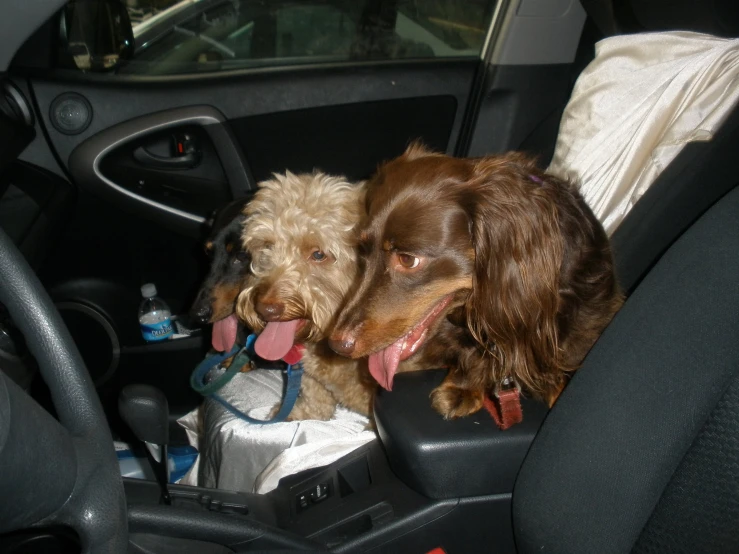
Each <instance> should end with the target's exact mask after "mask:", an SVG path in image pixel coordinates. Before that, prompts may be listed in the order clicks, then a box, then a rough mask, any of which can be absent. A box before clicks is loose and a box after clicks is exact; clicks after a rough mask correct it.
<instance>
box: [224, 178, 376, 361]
mask: <svg viewBox="0 0 739 554" xmlns="http://www.w3.org/2000/svg"><path fill="white" fill-rule="evenodd" d="M364 194H365V187H364V183H359V184H354V183H350V182H348V181H347V180H346V179H345V178H343V177H334V176H330V175H326V174H323V173H313V174H301V175H294V174H292V173H290V172H287V173H286V174H285V175H275V177H274V179H271V180H268V181H264V182H262V183H260V184H259V191H258V192H257V193H256V195H255V197H254V200H252V201H251V202H250V203H249V205H248V206H247V208H246V209H245V211H244V213H245V215H246V217H247V218H246V222H245V224H244V232H243V235H242V237H243V243H244V248H245V249H246V250H247V251H248V252H249V254H251V257H252V265H251V270H252V273H253V276H252V277H251V278H250V279H249V280H248V282H247V285H246V288H245V289H244V290H243V291H242V292H241V294H240V295H239V299H238V302H237V313H238V315H239V317H241V318H242V319H243V320H244V321H246V323H247V324H248V325H249V327H251V328H252V329H253V330H255V331H260V330H261V331H262V333H261V334H260V336H259V338H258V341H257V344H256V345H255V346H256V350H257V353H258V354H259V355H260V356H261V357H263V358H265V359H280V358H282V357H283V356H284V355H285V354H286V353H287V352H288V351H289V349H290V348H291V347H292V345H293V344H294V343H295V342H304V341H307V342H317V341H319V340H321V339H323V338H325V337H326V336H327V334H328V333H329V332H330V330H331V325H332V324H333V322H334V317H335V315H336V314H337V312H338V310H339V308H340V307H341V304H342V302H343V300H344V296H345V295H346V294H347V292H348V290H349V288H350V287H351V285H352V284H353V282H354V280H355V278H356V275H357V253H356V244H357V238H356V234H355V233H356V228H357V227H358V225H359V223H360V221H361V219H362V217H363V215H364Z"/></svg>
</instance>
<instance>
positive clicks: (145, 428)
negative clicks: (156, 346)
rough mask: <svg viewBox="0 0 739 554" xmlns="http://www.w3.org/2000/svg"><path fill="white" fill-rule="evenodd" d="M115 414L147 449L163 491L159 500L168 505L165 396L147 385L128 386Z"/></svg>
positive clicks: (166, 409)
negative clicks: (119, 416)
mask: <svg viewBox="0 0 739 554" xmlns="http://www.w3.org/2000/svg"><path fill="white" fill-rule="evenodd" d="M118 413H119V414H120V415H121V417H122V418H123V421H125V422H126V424H127V425H128V426H129V427H130V428H131V431H133V433H134V435H136V438H137V439H139V440H140V441H143V442H144V444H145V446H146V456H147V457H148V458H149V463H150V464H151V467H152V469H153V470H154V475H155V476H156V479H157V481H158V482H159V486H160V488H161V491H162V500H163V501H164V503H165V504H170V503H171V500H170V497H169V489H168V488H167V485H168V483H169V467H168V463H167V462H168V460H167V443H168V442H169V405H168V404H167V397H166V396H164V393H162V391H160V390H159V389H157V388H156V387H152V386H150V385H127V386H125V387H123V390H121V393H120V395H119V396H118Z"/></svg>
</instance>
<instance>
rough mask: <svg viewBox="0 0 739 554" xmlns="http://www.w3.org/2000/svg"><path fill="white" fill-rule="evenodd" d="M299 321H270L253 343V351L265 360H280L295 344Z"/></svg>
mask: <svg viewBox="0 0 739 554" xmlns="http://www.w3.org/2000/svg"><path fill="white" fill-rule="evenodd" d="M298 323H300V320H299V319H291V320H290V321H270V322H269V323H267V326H266V327H265V328H264V331H262V332H261V333H260V334H259V336H258V337H257V340H256V341H255V342H254V351H255V352H256V353H257V355H258V356H260V357H261V358H264V359H265V360H281V359H282V358H283V357H284V356H285V354H287V353H288V352H289V351H290V349H291V348H292V346H293V343H294V342H295V331H297V328H298Z"/></svg>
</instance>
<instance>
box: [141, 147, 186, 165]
mask: <svg viewBox="0 0 739 554" xmlns="http://www.w3.org/2000/svg"><path fill="white" fill-rule="evenodd" d="M133 157H134V159H135V160H136V161H137V162H139V163H140V164H141V165H143V166H145V167H150V168H152V169H169V170H178V169H192V168H193V167H195V166H197V165H198V164H199V163H200V152H198V151H191V152H187V153H186V154H182V155H181V156H157V155H156V154H152V153H151V152H149V151H148V150H146V148H144V147H143V146H139V147H138V148H137V149H136V150H134V151H133Z"/></svg>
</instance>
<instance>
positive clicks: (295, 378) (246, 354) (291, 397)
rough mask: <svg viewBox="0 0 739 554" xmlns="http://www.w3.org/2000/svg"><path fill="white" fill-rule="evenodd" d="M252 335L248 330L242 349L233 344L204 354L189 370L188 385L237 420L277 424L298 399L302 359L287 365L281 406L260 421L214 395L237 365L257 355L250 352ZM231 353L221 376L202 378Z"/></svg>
mask: <svg viewBox="0 0 739 554" xmlns="http://www.w3.org/2000/svg"><path fill="white" fill-rule="evenodd" d="M256 338H257V336H256V335H255V334H253V333H252V334H251V335H249V336H248V337H246V344H245V345H244V347H243V348H242V347H240V346H239V345H238V344H236V345H234V347H233V348H232V349H231V350H230V351H229V352H222V353H220V354H211V355H210V356H207V357H206V358H205V359H204V360H203V361H202V362H200V363H199V364H198V365H197V367H196V368H195V371H193V372H192V375H191V376H190V386H191V387H192V388H193V390H195V391H196V392H198V393H199V394H202V395H203V396H205V397H210V398H212V399H213V400H215V401H217V402H218V403H220V404H221V406H223V407H224V408H226V409H227V410H228V411H229V412H231V413H232V414H233V415H235V416H236V417H238V418H240V419H243V420H244V421H246V422H248V423H256V424H262V425H264V424H269V423H280V422H282V421H285V419H286V418H287V416H288V415H290V412H291V411H292V409H293V407H294V406H295V402H296V401H297V399H298V395H299V394H300V382H301V380H302V379H303V362H302V361H301V362H298V363H296V364H292V365H290V364H288V366H287V369H286V370H285V372H286V374H287V385H286V387H285V397H284V398H283V399H282V405H281V406H280V409H279V411H278V412H277V413H276V414H275V416H274V417H273V418H272V419H268V420H261V419H254V418H253V417H249V416H248V415H246V414H245V413H244V412H242V411H241V410H239V409H238V408H236V407H234V406H233V405H232V404H231V403H230V402H228V401H227V400H225V399H224V398H223V397H221V396H220V395H219V394H217V391H219V390H220V389H221V388H223V386H224V385H226V383H228V382H229V381H231V379H233V377H234V375H236V374H237V373H239V372H240V371H241V368H242V367H243V366H244V364H247V363H249V362H251V360H253V359H255V358H256V357H257V355H256V353H255V352H254V341H255V340H256ZM231 356H234V359H233V361H232V362H231V365H230V366H228V369H226V371H224V372H223V373H222V374H221V375H219V376H218V377H216V378H215V379H214V380H213V381H211V382H210V383H206V382H205V377H206V375H207V374H208V372H209V371H210V370H211V369H213V368H214V367H216V366H217V365H218V364H220V363H221V362H223V361H224V360H227V359H228V358H230V357H231Z"/></svg>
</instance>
